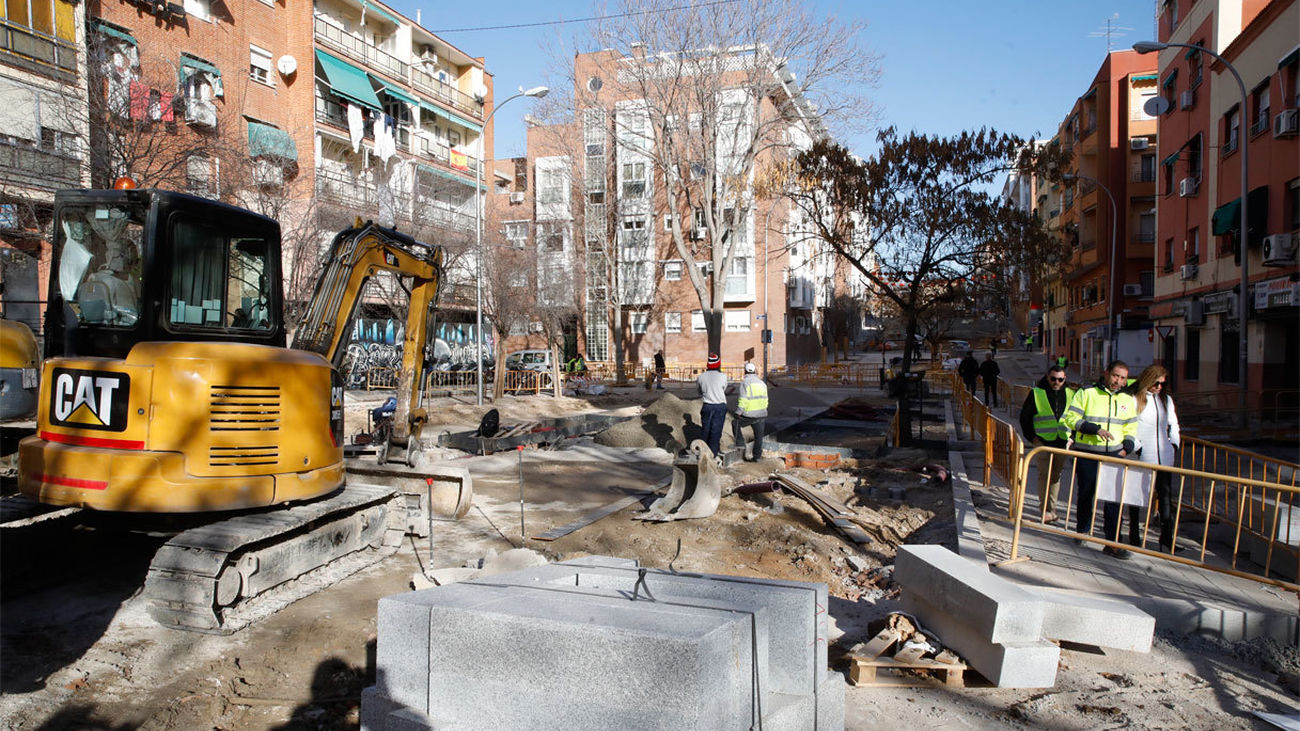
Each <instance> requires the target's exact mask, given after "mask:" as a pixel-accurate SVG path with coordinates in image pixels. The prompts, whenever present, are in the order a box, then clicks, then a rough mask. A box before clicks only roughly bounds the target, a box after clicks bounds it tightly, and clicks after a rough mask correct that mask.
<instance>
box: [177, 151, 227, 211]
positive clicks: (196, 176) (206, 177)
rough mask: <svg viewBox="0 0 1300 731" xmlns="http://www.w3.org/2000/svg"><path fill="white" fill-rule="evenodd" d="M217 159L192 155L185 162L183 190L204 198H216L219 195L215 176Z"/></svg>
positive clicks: (218, 186) (219, 191) (218, 185)
mask: <svg viewBox="0 0 1300 731" xmlns="http://www.w3.org/2000/svg"><path fill="white" fill-rule="evenodd" d="M217 165H218V161H217V160H215V159H213V158H210V157H203V156H202V155H192V156H190V158H189V159H188V160H186V162H185V190H186V191H188V192H190V193H192V194H194V195H197V196H202V197H204V198H212V199H214V200H215V199H216V198H219V197H220V196H221V186H220V183H219V182H218V178H217Z"/></svg>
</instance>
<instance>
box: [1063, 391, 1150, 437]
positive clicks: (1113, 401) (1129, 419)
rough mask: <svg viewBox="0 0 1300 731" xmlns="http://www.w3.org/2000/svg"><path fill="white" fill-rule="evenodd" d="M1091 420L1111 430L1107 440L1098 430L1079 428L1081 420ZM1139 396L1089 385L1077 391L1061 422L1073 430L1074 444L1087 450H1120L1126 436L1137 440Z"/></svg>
mask: <svg viewBox="0 0 1300 731" xmlns="http://www.w3.org/2000/svg"><path fill="white" fill-rule="evenodd" d="M1082 421H1090V422H1092V423H1094V424H1096V425H1098V426H1099V427H1101V428H1102V429H1105V430H1106V431H1108V432H1110V433H1111V436H1113V437H1114V438H1113V439H1110V440H1106V439H1103V438H1102V437H1101V436H1099V435H1097V434H1084V433H1083V432H1081V431H1079V423H1080V422H1082ZM1137 421H1138V417H1137V399H1135V398H1133V395H1132V394H1129V393H1124V392H1123V391H1120V392H1119V393H1111V392H1110V391H1107V390H1106V389H1105V388H1102V387H1101V386H1090V387H1088V388H1085V389H1083V390H1081V391H1079V392H1078V393H1076V394H1074V398H1072V399H1070V405H1069V406H1068V407H1066V409H1065V413H1064V414H1062V415H1061V423H1062V424H1063V425H1065V426H1066V427H1068V428H1069V429H1070V430H1072V431H1076V432H1078V433H1077V434H1076V435H1075V437H1074V446H1075V448H1077V449H1081V450H1083V451H1085V452H1099V453H1108V452H1114V451H1118V450H1119V448H1120V447H1121V446H1122V444H1123V442H1124V439H1125V438H1128V439H1132V440H1134V441H1136V440H1137Z"/></svg>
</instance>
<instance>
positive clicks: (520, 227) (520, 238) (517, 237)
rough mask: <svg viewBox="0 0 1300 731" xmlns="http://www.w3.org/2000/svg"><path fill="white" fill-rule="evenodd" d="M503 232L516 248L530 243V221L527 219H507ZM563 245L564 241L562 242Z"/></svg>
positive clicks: (503, 225)
mask: <svg viewBox="0 0 1300 731" xmlns="http://www.w3.org/2000/svg"><path fill="white" fill-rule="evenodd" d="M501 233H502V234H503V235H504V236H505V238H506V241H508V242H510V246H511V247H512V248H515V249H522V248H524V246H526V245H527V244H528V222H527V221H506V222H505V223H504V224H502V226H501ZM561 245H563V242H561Z"/></svg>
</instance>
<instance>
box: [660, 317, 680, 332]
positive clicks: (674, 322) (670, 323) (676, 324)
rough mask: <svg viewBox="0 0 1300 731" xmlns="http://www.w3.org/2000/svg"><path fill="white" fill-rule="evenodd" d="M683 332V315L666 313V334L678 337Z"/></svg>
mask: <svg viewBox="0 0 1300 731" xmlns="http://www.w3.org/2000/svg"><path fill="white" fill-rule="evenodd" d="M681 331H682V313H680V312H665V313H664V332H666V333H668V334H670V335H676V334H678V333H680V332H681Z"/></svg>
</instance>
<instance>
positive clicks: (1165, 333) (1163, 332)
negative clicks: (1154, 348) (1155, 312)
mask: <svg viewBox="0 0 1300 731" xmlns="http://www.w3.org/2000/svg"><path fill="white" fill-rule="evenodd" d="M1156 332H1158V333H1160V338H1161V339H1162V340H1163V339H1167V338H1170V337H1173V334H1174V326H1173V325H1156Z"/></svg>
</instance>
